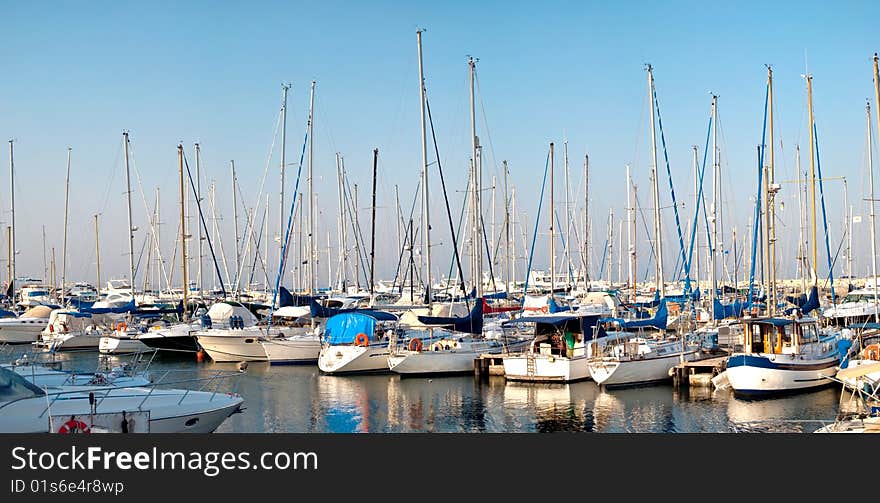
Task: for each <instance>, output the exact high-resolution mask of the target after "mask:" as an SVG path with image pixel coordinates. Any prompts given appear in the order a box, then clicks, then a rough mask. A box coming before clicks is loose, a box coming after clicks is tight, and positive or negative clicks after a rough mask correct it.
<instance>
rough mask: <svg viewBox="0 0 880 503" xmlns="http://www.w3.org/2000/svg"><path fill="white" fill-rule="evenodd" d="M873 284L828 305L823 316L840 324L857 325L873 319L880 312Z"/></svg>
mask: <svg viewBox="0 0 880 503" xmlns="http://www.w3.org/2000/svg"><path fill="white" fill-rule="evenodd" d="M877 294H880V292H875V290H874V288H873V285H871V286H870V287H868V288H863V289H860V290H853V291H852V292H849V293H848V294H847V296H846V297H844V298H843V300H842V301H840V303H838V304H836V305H833V306H830V307H827V308H825V309H824V310H823V311H822V317H823V318H827V319H828V320H829V321H831V322H832V323H834V324H835V325H838V326H846V325H855V324H859V323H864V322H866V321H872V320H873V319H874V318H875V317H876V316H877V315H878V313H880V303H878V299H877V297H875V295H877Z"/></svg>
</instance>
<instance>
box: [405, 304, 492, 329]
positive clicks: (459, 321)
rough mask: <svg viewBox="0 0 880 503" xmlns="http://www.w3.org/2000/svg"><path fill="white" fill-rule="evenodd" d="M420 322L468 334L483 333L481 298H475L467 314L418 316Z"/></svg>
mask: <svg viewBox="0 0 880 503" xmlns="http://www.w3.org/2000/svg"><path fill="white" fill-rule="evenodd" d="M417 318H418V319H419V322H420V323H423V324H425V325H431V326H439V327H445V328H449V329H450V330H453V331H455V332H464V333H468V334H482V333H483V299H477V301H476V302H475V303H474V307H473V309H471V312H470V313H468V315H467V316H463V317H462V316H418V317H417Z"/></svg>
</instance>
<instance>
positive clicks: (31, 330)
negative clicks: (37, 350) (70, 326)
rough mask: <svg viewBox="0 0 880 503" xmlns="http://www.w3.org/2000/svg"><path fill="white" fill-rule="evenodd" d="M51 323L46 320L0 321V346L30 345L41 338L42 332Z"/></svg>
mask: <svg viewBox="0 0 880 503" xmlns="http://www.w3.org/2000/svg"><path fill="white" fill-rule="evenodd" d="M48 323H49V321H48V320H44V319H27V320H26V319H15V320H10V321H8V322H2V321H0V344H3V343H6V344H30V343H32V342H36V341H37V340H39V338H40V332H42V331H43V329H44V328H46V325H47V324H48Z"/></svg>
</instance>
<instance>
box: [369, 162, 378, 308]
mask: <svg viewBox="0 0 880 503" xmlns="http://www.w3.org/2000/svg"><path fill="white" fill-rule="evenodd" d="M378 165H379V149H378V148H375V149H373V204H372V206H373V218H372V223H371V224H370V227H372V228H371V230H370V234H371V237H370V302H371V303H372V302H373V292H374V290H375V286H374V285H375V284H376V283H375V281H376V171H377V169H378Z"/></svg>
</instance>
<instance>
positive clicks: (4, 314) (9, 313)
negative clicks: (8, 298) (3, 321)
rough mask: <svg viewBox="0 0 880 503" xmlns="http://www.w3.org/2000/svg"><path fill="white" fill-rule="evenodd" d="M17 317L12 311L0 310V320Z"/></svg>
mask: <svg viewBox="0 0 880 503" xmlns="http://www.w3.org/2000/svg"><path fill="white" fill-rule="evenodd" d="M16 317H17V316H16V315H15V313H13V312H12V311H7V310H6V309H0V318H16Z"/></svg>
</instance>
